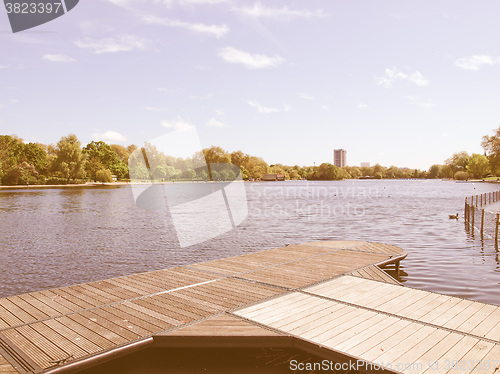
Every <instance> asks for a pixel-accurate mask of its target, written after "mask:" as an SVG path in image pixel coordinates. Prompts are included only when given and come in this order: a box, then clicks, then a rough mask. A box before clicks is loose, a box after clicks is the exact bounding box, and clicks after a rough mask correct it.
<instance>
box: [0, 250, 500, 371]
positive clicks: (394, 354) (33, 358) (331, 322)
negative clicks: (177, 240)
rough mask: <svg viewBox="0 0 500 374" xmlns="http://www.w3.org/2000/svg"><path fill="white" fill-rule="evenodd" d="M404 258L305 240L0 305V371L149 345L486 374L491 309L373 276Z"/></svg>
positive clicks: (497, 323) (493, 356)
mask: <svg viewBox="0 0 500 374" xmlns="http://www.w3.org/2000/svg"><path fill="white" fill-rule="evenodd" d="M405 257H406V252H405V251H403V250H402V249H400V248H398V247H395V246H391V245H386V244H380V243H371V242H360V241H336V242H335V241H322V242H311V243H305V244H300V245H290V246H286V247H282V248H276V249H271V250H266V251H262V252H256V253H251V254H246V255H242V256H237V257H232V258H226V259H220V260H214V261H210V262H205V263H200V264H195V265H189V266H182V267H176V268H171V269H165V270H158V271H152V272H148V273H141V274H134V275H129V276H124V277H118V278H113V279H107V280H103V281H97V282H90V283H86V284H79V285H74V286H68V287H61V288H56V289H50V290H43V291H38V292H32V293H28V294H23V295H17V296H10V297H6V298H3V299H0V373H9V374H11V373H22V374H26V373H42V372H43V373H51V374H56V373H76V372H78V371H79V370H82V369H85V368H89V367H92V366H94V365H98V364H100V363H103V362H105V361H108V360H111V359H114V358H117V357H120V356H125V355H128V354H129V353H131V352H136V351H138V350H140V349H144V348H148V347H188V348H193V347H211V348H213V347H295V348H298V349H300V350H303V351H307V352H310V353H314V354H315V355H317V356H319V357H325V358H329V359H332V360H333V361H335V362H343V363H344V362H345V363H347V362H351V363H352V362H353V361H356V363H357V365H358V370H359V371H362V372H380V371H384V372H404V373H406V372H408V373H424V372H425V373H433V372H434V371H436V372H439V373H445V372H448V371H450V372H453V367H457V365H465V368H466V370H461V372H463V371H466V372H471V373H485V374H493V373H494V372H495V370H498V367H499V365H500V362H498V358H499V357H500V307H498V306H494V305H488V304H483V303H479V302H474V301H468V300H465V299H460V298H456V297H451V296H445V295H440V294H436V293H432V292H427V291H421V290H416V289H412V288H409V287H404V286H402V285H400V284H399V283H398V282H397V281H396V280H395V279H394V278H392V277H391V276H389V275H388V274H387V273H386V272H385V271H383V270H381V267H382V266H385V265H388V264H395V265H396V268H398V267H399V262H400V261H401V260H402V259H404V258H405ZM495 360H497V361H495ZM359 363H363V365H361V366H359ZM464 363H465V364H464ZM486 363H489V365H486ZM374 365H375V366H374ZM376 365H379V366H376ZM419 365H420V366H419ZM447 365H450V368H448V369H446V367H447ZM453 365H454V366H453ZM487 366H488V367H487Z"/></svg>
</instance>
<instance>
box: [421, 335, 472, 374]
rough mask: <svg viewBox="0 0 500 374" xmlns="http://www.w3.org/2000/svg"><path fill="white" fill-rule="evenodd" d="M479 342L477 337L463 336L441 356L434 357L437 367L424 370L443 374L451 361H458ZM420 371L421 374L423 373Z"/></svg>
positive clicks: (427, 373)
mask: <svg viewBox="0 0 500 374" xmlns="http://www.w3.org/2000/svg"><path fill="white" fill-rule="evenodd" d="M478 342H479V339H477V338H473V337H471V336H464V337H463V338H462V339H461V340H460V341H459V342H458V343H456V344H455V345H454V346H453V347H451V348H450V349H449V350H448V351H447V352H446V353H444V354H443V356H441V357H439V358H438V359H436V361H438V364H439V365H438V367H437V368H436V367H432V368H431V367H430V368H427V370H425V371H424V373H426V374H431V373H437V374H445V373H447V372H449V371H450V366H449V365H450V364H451V362H452V361H454V360H456V361H457V362H458V360H459V359H461V358H462V357H463V356H464V355H465V354H466V353H467V352H468V351H470V349H471V348H472V347H474V346H475V345H476V344H477V343H478ZM424 373H422V374H424Z"/></svg>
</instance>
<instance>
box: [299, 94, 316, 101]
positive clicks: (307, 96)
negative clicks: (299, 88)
mask: <svg viewBox="0 0 500 374" xmlns="http://www.w3.org/2000/svg"><path fill="white" fill-rule="evenodd" d="M299 96H300V97H301V98H303V99H305V100H314V97H313V96H311V95H308V94H305V93H301V94H299Z"/></svg>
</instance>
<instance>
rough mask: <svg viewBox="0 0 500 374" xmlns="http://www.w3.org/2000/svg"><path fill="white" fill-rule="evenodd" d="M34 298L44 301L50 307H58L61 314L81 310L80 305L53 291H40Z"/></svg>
mask: <svg viewBox="0 0 500 374" xmlns="http://www.w3.org/2000/svg"><path fill="white" fill-rule="evenodd" d="M33 296H34V297H36V298H38V299H39V300H41V301H44V302H45V303H46V304H48V305H57V309H60V310H61V314H66V313H71V312H74V311H76V310H80V309H81V307H80V306H79V305H77V304H75V303H72V302H71V301H70V300H68V299H66V298H65V297H63V296H62V295H59V294H57V293H55V292H54V291H53V290H43V291H38V292H35V293H34V295H33ZM45 300H47V301H45ZM54 308H55V307H54ZM61 308H62V309H61ZM55 309H56V308H55Z"/></svg>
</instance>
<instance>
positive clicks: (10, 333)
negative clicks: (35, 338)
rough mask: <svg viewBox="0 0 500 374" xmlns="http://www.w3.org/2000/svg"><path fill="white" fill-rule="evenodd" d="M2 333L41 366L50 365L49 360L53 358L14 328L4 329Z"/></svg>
mask: <svg viewBox="0 0 500 374" xmlns="http://www.w3.org/2000/svg"><path fill="white" fill-rule="evenodd" d="M2 334H3V335H5V336H6V337H7V339H9V340H10V341H11V342H12V343H13V344H15V345H16V347H18V348H19V349H21V350H22V351H23V352H24V353H25V354H26V355H28V356H29V358H31V359H32V360H33V361H34V362H35V363H36V364H37V365H38V366H40V367H41V368H47V367H49V366H50V365H51V364H50V363H49V361H51V360H53V358H52V357H50V356H49V355H48V354H47V353H46V352H44V351H43V350H42V349H41V348H39V347H38V346H36V345H34V344H33V343H32V342H31V341H30V340H29V339H27V338H26V337H25V336H24V335H22V334H21V333H19V332H18V331H16V330H15V329H10V330H5V331H3V332H2Z"/></svg>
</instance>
